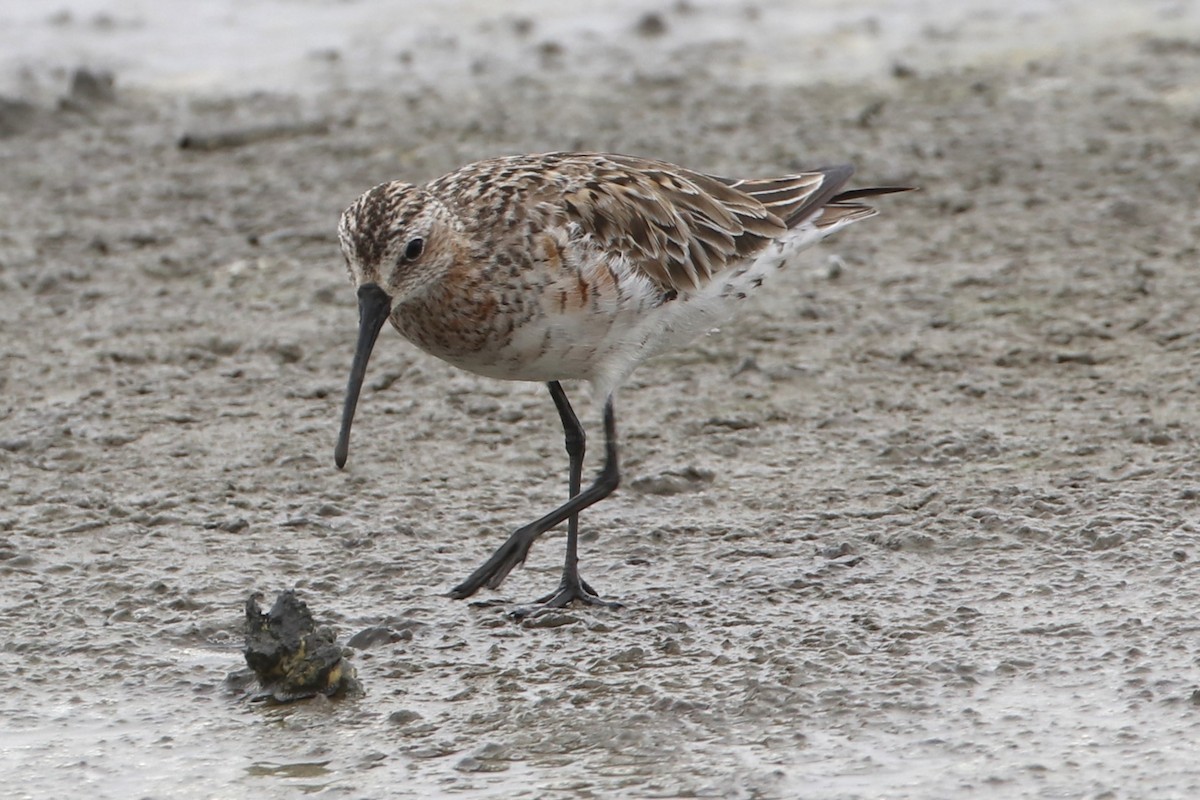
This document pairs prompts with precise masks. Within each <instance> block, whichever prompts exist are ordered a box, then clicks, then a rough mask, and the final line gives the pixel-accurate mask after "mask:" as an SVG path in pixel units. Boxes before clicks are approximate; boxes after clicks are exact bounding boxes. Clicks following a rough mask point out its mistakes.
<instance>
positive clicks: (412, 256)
mask: <svg viewBox="0 0 1200 800" xmlns="http://www.w3.org/2000/svg"><path fill="white" fill-rule="evenodd" d="M424 252H425V240H424V239H420V238H417V239H410V240H409V242H408V244H407V245H405V247H404V258H405V260H406V261H416V260H417V259H418V258H420V257H421V253H424Z"/></svg>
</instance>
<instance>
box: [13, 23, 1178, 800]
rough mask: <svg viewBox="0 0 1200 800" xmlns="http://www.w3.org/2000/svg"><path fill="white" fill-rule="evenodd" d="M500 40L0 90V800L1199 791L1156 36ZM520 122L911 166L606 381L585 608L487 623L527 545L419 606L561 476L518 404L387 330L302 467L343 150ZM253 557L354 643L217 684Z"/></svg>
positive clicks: (785, 165)
mask: <svg viewBox="0 0 1200 800" xmlns="http://www.w3.org/2000/svg"><path fill="white" fill-rule="evenodd" d="M1193 33H1194V32H1193ZM644 34H645V35H650V34H653V31H649V32H644ZM505 35H513V36H516V35H518V34H517V33H509V34H505ZM733 41H734V42H736V38H735V39H734V40H733ZM543 49H544V52H543V53H542V56H541V60H540V62H539V63H540V67H539V68H538V69H534V70H529V71H526V72H522V73H520V74H513V73H512V72H511V71H509V72H505V71H489V70H481V71H480V72H479V74H478V75H476V76H475V78H474V79H473V80H472V81H471V82H468V83H466V84H462V85H455V86H453V87H450V88H445V87H439V86H438V85H437V84H436V83H424V82H422V83H419V84H415V85H407V86H401V85H396V86H389V87H387V88H383V87H381V88H378V89H375V90H362V89H355V90H352V91H351V90H347V91H341V92H330V93H328V94H327V95H324V96H322V98H321V99H320V101H319V102H317V103H314V102H312V101H309V100H304V99H300V98H296V97H292V96H287V95H276V94H254V95H248V96H242V95H233V96H227V97H205V98H197V97H191V96H172V95H164V94H162V93H150V92H146V91H136V90H123V89H122V87H121V83H120V76H119V75H118V80H117V81H116V84H115V86H111V87H110V86H106V85H105V84H104V82H103V81H100V82H99V83H96V82H93V83H92V84H88V83H87V82H86V81H85V82H84V83H83V84H77V85H76V87H75V89H74V90H73V91H70V92H68V90H66V89H64V93H66V97H65V99H64V102H62V103H61V104H59V105H57V106H51V105H48V104H45V103H40V102H24V101H22V100H21V99H20V98H16V97H13V98H9V99H8V100H6V101H5V102H4V103H2V104H0V134H2V136H3V138H0V153H3V156H4V158H3V161H4V167H3V179H2V180H0V220H2V222H0V326H2V327H0V330H2V331H3V339H4V346H3V348H0V397H2V398H3V400H2V402H0V483H2V484H3V486H2V488H0V498H2V502H0V506H2V507H0V585H2V587H3V588H2V590H0V598H2V603H3V614H2V616H0V667H2V668H3V670H4V671H5V673H6V674H7V675H8V676H9V680H10V683H9V691H7V692H5V693H4V694H3V696H2V698H0V713H2V714H3V717H4V719H5V720H6V723H5V725H4V730H3V731H0V767H2V771H3V772H5V773H6V774H8V775H10V776H20V778H19V781H18V782H12V781H11V780H10V784H9V786H8V787H7V788H6V789H5V791H6V792H10V793H11V796H14V797H48V796H63V795H64V794H70V793H72V792H76V791H78V789H79V787H82V786H86V787H88V793H89V796H93V797H98V798H99V797H133V796H137V797H167V796H170V797H213V796H219V795H222V794H227V793H228V792H231V791H232V792H235V793H241V794H253V795H254V796H260V797H274V796H279V797H282V796H294V795H295V794H296V793H297V792H300V791H304V792H313V793H318V794H324V795H326V796H347V797H430V796H439V795H451V794H458V795H463V796H472V797H475V796H478V797H506V798H511V797H537V798H560V797H561V798H576V797H739V798H741V797H745V798H750V797H754V798H774V797H778V798H795V797H806V798H882V797H895V798H901V797H950V796H960V795H964V796H965V795H975V796H981V797H983V796H986V797H1030V798H1033V797H1056V798H1062V797H1089V798H1101V797H1124V796H1136V797H1139V798H1179V797H1188V796H1196V795H1197V794H1198V793H1200V777H1198V775H1197V772H1196V770H1195V742H1196V741H1197V737H1198V736H1200V716H1198V715H1200V694H1198V687H1200V680H1198V679H1197V673H1196V663H1197V655H1198V652H1200V649H1198V648H1200V644H1198V640H1197V638H1196V608H1197V607H1198V606H1200V577H1198V574H1197V568H1196V565H1195V562H1196V559H1197V558H1198V557H1200V552H1198V549H1197V534H1198V532H1200V472H1198V469H1197V460H1196V453H1197V445H1198V443H1200V441H1198V440H1200V403H1198V402H1197V401H1198V399H1200V384H1198V382H1197V381H1198V374H1200V288H1198V286H1200V284H1198V282H1197V266H1198V264H1197V262H1198V260H1200V255H1198V252H1197V245H1196V243H1197V241H1198V239H1200V217H1198V216H1197V209H1198V208H1200V181H1197V176H1198V175H1200V150H1197V148H1196V141H1197V137H1198V136H1200V79H1198V77H1197V76H1200V39H1198V38H1197V37H1196V36H1195V35H1190V36H1183V37H1181V38H1171V37H1161V36H1160V37H1152V36H1116V37H1114V38H1110V39H1105V40H1103V41H1100V40H1097V41H1096V42H1095V43H1094V44H1092V45H1091V46H1087V47H1083V46H1081V47H1077V48H1074V49H1070V50H1063V51H1060V52H1051V53H1046V52H1040V53H1038V54H1036V56H1030V57H1028V58H1009V59H995V60H992V61H985V62H982V63H980V64H977V65H974V66H969V67H959V66H952V67H947V68H946V69H944V70H931V69H928V68H921V69H912V68H908V67H905V66H904V65H901V64H898V65H897V68H896V69H895V70H894V72H893V75H892V77H890V78H888V79H886V80H882V81H881V80H872V81H864V82H844V83H830V82H821V83H807V82H803V83H802V82H782V83H773V84H753V85H746V84H744V83H741V82H734V81H732V80H727V79H726V78H725V77H724V76H725V75H726V74H727V70H726V69H725V67H726V66H727V65H728V64H731V63H736V62H737V61H738V60H739V59H743V58H748V57H750V56H751V55H752V54H753V45H752V43H750V42H742V43H741V45H740V46H739V45H737V44H736V43H734V44H730V45H728V46H727V47H725V48H723V49H721V50H719V51H714V52H713V53H711V54H708V56H707V57H706V59H704V60H703V63H701V61H699V60H698V61H697V63H695V64H689V65H687V70H686V72H680V71H676V72H663V73H654V74H641V73H638V72H637V71H636V70H635V71H626V70H622V69H618V67H619V65H618V64H617V63H616V61H614V62H613V69H614V74H617V75H621V76H624V77H622V78H621V80H619V81H617V82H615V83H605V84H603V85H601V84H597V83H594V82H587V81H586V80H585V79H584V78H585V77H586V75H585V71H584V68H583V67H577V66H576V65H574V64H573V62H572V59H571V58H569V57H567V56H569V55H570V51H569V50H568V51H567V52H566V53H565V54H564V53H561V52H555V51H554V48H543ZM614 53H617V51H614ZM617 57H618V56H617V55H615V54H614V55H613V56H612V58H613V59H617ZM596 58H600V57H599V56H593V58H592V60H591V61H589V63H588V65H587V67H586V69H587V70H588V72H587V73H586V74H587V75H591V74H593V73H594V70H595V69H596V63H597V62H596V60H595V59H596ZM733 71H734V72H735V71H736V70H733ZM184 134H187V135H188V136H189V137H191V138H190V139H189V140H188V141H187V146H186V147H181V146H180V145H181V139H182V137H183V136H184ZM559 149H587V150H607V151H615V152H626V153H635V154H638V155H645V156H652V157H657V158H663V159H666V160H669V161H673V162H675V163H679V164H682V165H684V166H687V167H689V168H693V169H698V170H704V171H707V172H711V173H716V174H729V175H772V174H779V173H782V172H786V171H789V170H793V169H800V168H805V167H813V166H821V165H825V164H833V163H841V162H851V163H853V164H855V165H856V167H857V169H858V175H857V177H856V179H855V180H856V181H857V183H858V185H879V184H890V183H896V184H910V185H916V186H919V187H921V191H920V192H916V193H910V194H906V195H900V196H895V197H889V198H882V199H880V200H879V201H877V203H876V204H877V205H878V206H879V207H880V208H881V209H882V214H881V215H880V216H879V217H877V218H874V219H871V220H867V221H865V222H862V223H859V224H857V225H855V226H853V227H852V228H850V229H848V230H846V231H844V232H842V233H840V234H839V235H837V236H836V237H834V238H833V239H830V240H828V241H827V242H825V243H823V244H822V245H821V246H819V247H818V248H816V249H814V250H811V251H808V252H807V253H805V254H804V256H802V257H801V258H800V259H799V260H797V261H796V262H794V263H792V264H791V265H790V266H789V268H788V269H787V270H786V271H785V272H784V273H782V274H780V275H778V276H776V278H775V279H774V280H773V281H772V283H771V285H770V286H769V287H766V288H767V290H766V291H763V292H762V293H761V294H760V295H758V296H757V297H756V298H755V299H753V300H752V301H750V305H748V306H747V307H746V308H745V309H744V313H742V314H741V315H740V316H739V317H738V318H737V319H736V320H734V321H733V322H731V323H730V324H728V325H726V326H724V327H723V328H722V329H721V330H720V331H716V332H714V333H712V334H710V335H708V336H706V337H702V338H701V339H700V340H698V341H697V342H696V343H695V344H694V345H693V346H692V347H690V348H687V349H685V350H682V351H680V352H678V353H675V354H671V355H669V356H664V357H662V358H659V359H657V360H655V361H653V362H651V363H649V364H647V365H644V366H643V367H641V368H640V369H639V370H638V371H637V372H636V373H635V374H634V377H633V379H632V380H631V381H630V382H629V384H628V385H627V386H626V387H625V388H624V389H623V390H622V391H621V393H620V395H619V402H620V408H621V415H620V436H621V440H622V456H623V473H624V483H623V484H622V487H621V489H620V490H619V492H618V493H617V494H616V495H615V496H613V497H612V498H609V499H608V500H607V501H605V502H603V503H601V504H599V505H597V506H595V507H594V508H592V509H589V510H588V512H587V513H586V514H585V515H584V517H583V520H582V531H583V544H582V553H581V557H582V564H583V569H584V574H585V576H586V577H587V579H588V581H589V582H590V583H591V584H592V585H593V586H594V587H595V588H596V589H597V590H598V591H600V592H601V593H602V594H603V595H605V596H606V597H614V598H616V599H619V600H621V601H622V602H623V603H624V604H625V608H624V609H622V610H617V611H613V610H607V609H593V608H580V609H567V610H564V611H561V612H556V613H553V614H547V615H543V616H539V617H533V618H531V619H527V620H525V621H524V622H522V623H515V622H513V621H511V620H510V619H509V618H508V617H507V616H506V612H507V611H509V610H511V609H512V608H513V607H515V606H517V605H520V604H521V603H523V602H526V601H528V600H530V599H531V598H533V597H536V596H538V595H540V594H543V593H545V592H548V591H550V590H551V589H552V588H553V587H554V585H555V583H556V581H557V576H558V570H559V566H560V558H561V541H562V539H561V534H560V533H554V534H550V535H547V536H546V537H545V538H544V541H542V542H540V543H539V544H538V545H537V546H535V547H534V549H533V552H532V555H531V557H530V559H529V561H528V563H527V564H526V565H525V567H524V568H523V569H521V570H518V571H516V572H514V573H513V574H512V575H511V576H510V577H509V579H508V580H507V581H506V582H505V584H504V585H503V586H502V587H501V589H500V590H499V591H496V592H491V593H483V594H481V595H480V596H478V597H477V598H473V599H475V600H481V601H484V602H482V603H469V602H460V601H454V600H451V599H449V598H448V597H446V596H445V592H446V591H447V590H448V589H449V588H450V587H451V586H453V585H454V584H455V583H457V582H458V581H459V580H461V579H462V578H463V577H465V575H466V574H467V573H469V572H470V571H471V569H473V568H474V567H475V566H476V565H477V564H478V563H479V561H480V560H482V559H483V558H485V557H486V556H487V555H488V554H490V553H491V551H492V549H493V548H494V547H495V546H496V545H498V544H499V543H500V542H501V541H502V540H503V538H504V537H505V536H506V535H507V534H508V532H509V531H510V530H511V529H513V528H514V527H516V526H518V525H520V524H522V523H524V522H527V521H529V520H530V519H532V518H533V517H535V516H538V515H540V514H541V513H544V511H546V510H548V509H550V508H552V507H554V506H555V505H556V504H557V503H559V502H561V500H562V499H563V498H564V496H565V493H566V477H565V476H566V453H565V452H564V450H563V445H562V434H561V430H560V428H559V423H558V419H557V415H556V414H555V411H554V408H553V405H552V404H551V403H550V401H549V399H548V396H547V394H546V392H545V389H544V388H543V387H541V386H539V385H530V384H510V383H502V382H497V381H491V380H487V379H484V378H477V377H474V376H471V375H468V374H465V373H462V372H459V371H456V370H454V369H453V368H451V367H449V366H447V365H445V364H443V363H440V362H438V361H436V360H435V359H432V358H430V357H428V356H425V355H423V354H422V353H420V352H419V351H417V350H416V349H415V348H413V347H412V346H411V345H408V344H407V343H405V342H403V341H402V340H401V339H400V338H399V337H398V336H396V335H395V333H394V332H393V331H390V330H385V331H384V333H383V335H382V336H381V339H380V341H379V343H378V345H377V346H376V350H375V354H374V356H373V359H372V363H371V368H370V371H369V373H368V378H367V381H368V385H367V388H366V390H365V391H364V394H363V397H362V400H361V401H360V404H359V411H358V417H357V420H356V423H355V443H354V453H353V457H352V459H351V461H350V464H349V465H348V467H347V469H346V470H345V471H341V472H339V471H338V470H337V469H335V467H334V464H333V445H334V439H335V437H336V433H337V427H338V422H339V414H340V404H341V399H342V392H343V389H344V387H345V381H346V376H347V371H348V369H349V365H350V357H351V354H352V350H353V344H354V337H355V332H356V306H355V297H354V291H353V286H352V285H351V284H350V282H349V280H348V276H347V275H346V271H345V267H344V265H343V263H342V259H341V256H340V254H339V252H338V247H337V241H336V235H335V226H336V221H337V218H338V214H339V213H340V212H341V210H342V209H343V208H344V207H345V206H346V205H348V204H349V203H350V202H351V201H352V200H353V199H354V198H355V197H357V196H358V195H359V194H360V193H361V192H362V191H364V190H365V189H366V188H368V187H370V186H371V185H373V184H376V183H379V182H382V181H384V180H391V179H403V180H409V181H423V180H426V179H428V178H431V177H435V176H437V175H439V174H442V173H444V172H447V171H449V170H452V169H454V168H456V167H458V166H460V165H462V164H464V163H467V162H469V161H472V160H475V159H478V158H482V157H487V156H491V155H498V154H502V153H512V152H537V151H548V150H559ZM568 389H569V390H570V391H572V398H573V399H576V408H577V410H578V411H579V412H580V417H581V419H582V420H583V422H584V425H585V427H587V428H588V430H589V432H592V433H593V437H592V439H591V444H592V445H593V452H592V454H591V457H590V459H589V462H588V467H587V472H585V479H586V477H587V476H590V474H591V471H592V470H594V469H595V468H598V465H599V452H598V451H599V442H600V436H599V433H600V428H599V409H598V408H596V407H595V406H594V405H591V404H589V402H588V399H587V398H588V395H587V392H586V389H584V388H583V387H568ZM285 588H295V589H296V590H297V592H298V594H299V595H300V597H301V598H302V599H303V600H304V601H305V602H306V603H308V604H309V606H310V607H311V608H312V610H313V613H314V615H315V616H316V617H317V618H318V620H319V621H320V622H321V623H329V624H333V625H334V626H336V628H337V629H338V631H339V632H340V635H341V639H342V641H346V640H347V639H348V638H349V637H351V636H353V635H355V634H358V633H362V632H364V631H367V632H368V633H367V634H366V635H363V636H360V637H359V638H358V639H357V641H358V643H359V644H360V649H356V650H354V651H353V653H352V658H351V661H352V663H353V664H354V666H355V668H356V669H357V672H358V677H359V679H360V680H361V681H362V683H363V685H364V687H365V688H366V692H367V693H366V696H365V697H363V698H360V699H356V700H344V701H328V700H324V699H319V700H314V701H310V702H307V703H302V704H294V705H288V706H280V707H275V708H265V707H263V706H261V705H253V704H250V703H247V702H246V701H245V700H244V698H243V696H242V695H241V694H240V693H239V692H237V691H234V690H233V689H232V688H230V687H229V686H227V685H226V683H225V680H224V679H225V676H226V674H228V673H229V672H232V671H234V670H236V669H238V668H239V667H241V666H242V656H241V652H240V648H241V645H242V620H243V606H244V603H245V601H246V599H247V598H248V597H249V596H250V595H251V594H252V593H253V592H256V591H260V592H264V593H266V594H267V595H268V596H274V594H275V592H277V591H279V590H282V589H285Z"/></svg>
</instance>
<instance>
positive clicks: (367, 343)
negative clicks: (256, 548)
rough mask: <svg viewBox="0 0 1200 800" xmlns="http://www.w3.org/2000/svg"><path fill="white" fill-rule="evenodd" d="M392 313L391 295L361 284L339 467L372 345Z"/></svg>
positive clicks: (337, 459)
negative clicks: (355, 341) (356, 341)
mask: <svg viewBox="0 0 1200 800" xmlns="http://www.w3.org/2000/svg"><path fill="white" fill-rule="evenodd" d="M391 313H392V298H390V297H388V296H387V294H385V293H384V291H383V289H380V288H379V286H378V285H376V284H374V283H364V284H363V285H362V286H360V287H358V344H357V345H356V346H355V348H354V364H353V365H352V366H351V367H350V383H349V384H348V385H347V386H346V405H345V406H344V407H343V408H342V430H341V433H339V434H338V440H337V447H336V448H334V451H333V460H334V462H336V463H337V465H338V469H341V468H342V467H344V466H346V457H347V456H348V455H349V454H350V423H352V422H353V421H354V409H355V408H357V407H358V395H359V392H361V391H362V385H363V378H364V377H366V374H367V361H368V360H369V359H370V358H371V348H373V347H374V346H375V340H376V339H377V338H378V337H379V331H380V330H381V329H382V328H383V324H384V323H385V322H387V320H388V316H390V315H391Z"/></svg>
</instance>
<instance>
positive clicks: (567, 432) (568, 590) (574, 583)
mask: <svg viewBox="0 0 1200 800" xmlns="http://www.w3.org/2000/svg"><path fill="white" fill-rule="evenodd" d="M546 385H547V386H548V387H549V389H550V397H551V398H553V399H554V406H555V408H557V409H558V416H559V418H560V419H561V420H562V426H563V436H564V439H565V441H566V446H567V457H568V458H569V459H570V461H571V472H570V475H569V476H568V479H567V490H568V492H569V493H570V494H569V497H575V495H577V494H579V491H580V487H581V485H582V482H583V454H584V452H585V451H586V449H587V437H586V436H585V435H584V432H583V425H581V424H580V422H579V417H577V416H575V410H574V409H573V408H571V403H570V401H568V400H567V393H566V392H564V391H563V388H562V384H560V383H559V382H558V381H551V382H550V383H548V384H546ZM605 432H606V433H608V431H607V430H606V431H605ZM575 600H578V601H580V602H582V603H587V604H588V605H602V606H608V607H610V608H617V607H620V603H613V602H608V601H606V600H601V599H600V597H599V595H598V594H597V593H596V590H595V589H593V588H592V587H591V586H589V585H588V582H587V581H585V580H583V579H582V578H580V577H579V513H578V512H576V513H574V514H572V515H571V517H570V519H568V520H567V556H566V562H565V563H564V564H563V573H562V581H561V582H560V583H559V584H558V588H557V589H556V590H554V591H553V592H551V593H550V594H548V595H546V596H545V597H539V598H538V599H537V600H536V601H535V602H537V603H538V604H539V605H540V606H542V607H543V608H563V607H565V606H568V605H570V604H571V603H572V602H573V601H575Z"/></svg>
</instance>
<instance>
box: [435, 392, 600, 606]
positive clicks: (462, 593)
mask: <svg viewBox="0 0 1200 800" xmlns="http://www.w3.org/2000/svg"><path fill="white" fill-rule="evenodd" d="M549 387H550V396H551V397H552V398H553V399H554V404H555V405H556V406H558V411H559V416H560V417H562V422H563V432H564V434H565V436H566V443H567V453H568V455H569V456H570V458H571V481H570V490H571V498H570V499H569V500H567V502H565V503H563V504H562V505H561V506H559V507H558V508H556V509H554V510H553V511H551V512H550V513H549V514H547V515H546V516H544V517H542V518H541V519H538V520H535V521H534V522H531V523H529V524H528V525H525V526H524V527H521V528H518V529H517V530H515V531H514V532H513V533H512V535H511V536H509V537H508V541H506V542H505V543H504V544H502V545H501V546H500V547H499V548H498V549H497V550H496V552H495V553H493V554H492V557H491V558H489V559H488V560H487V561H485V562H484V563H483V564H482V565H481V566H480V567H479V569H477V570H475V571H474V572H472V573H471V575H470V576H469V577H468V578H467V579H466V580H465V581H463V582H462V583H460V584H459V585H458V586H455V587H454V588H453V589H451V590H450V596H451V597H455V598H459V599H462V598H464V597H470V596H471V595H473V594H475V592H477V591H479V590H480V589H482V588H483V587H484V586H487V587H488V588H489V589H495V588H496V587H497V586H499V585H500V584H501V583H503V581H504V579H505V578H506V577H508V573H510V572H512V571H513V569H515V568H516V567H518V566H519V565H521V564H522V563H524V562H525V557H526V556H528V555H529V548H530V547H532V546H533V543H534V541H536V540H537V538H538V537H539V536H541V535H542V534H543V533H545V532H546V531H548V530H550V529H551V528H553V527H554V526H556V525H558V524H560V523H561V522H563V520H569V522H568V527H567V561H566V564H565V565H564V568H563V583H562V585H560V587H559V591H557V592H555V593H554V594H553V595H551V596H550V597H549V598H546V600H547V602H548V603H553V602H554V601H556V600H558V599H559V597H560V595H562V594H563V589H564V588H567V585H568V584H571V585H572V586H573V587H574V588H577V589H580V590H582V591H580V592H578V594H580V595H581V596H580V597H578V598H576V597H573V596H572V597H569V598H566V599H564V600H563V602H562V603H560V604H559V605H566V604H567V603H569V602H571V600H573V599H580V600H584V601H585V602H591V601H593V600H596V594H595V592H593V591H592V589H591V587H590V586H588V585H587V584H586V583H584V582H583V581H581V580H580V579H579V570H578V525H579V523H578V515H579V512H580V511H582V510H583V509H585V508H587V507H588V506H590V505H592V504H593V503H595V502H598V501H600V500H603V499H604V498H605V497H608V496H609V495H610V494H612V493H613V491H614V490H615V489H616V488H617V485H618V484H619V483H620V481H621V475H620V468H619V466H618V464H617V426H616V422H615V420H614V416H613V402H612V398H611V397H610V398H609V399H608V401H607V402H606V403H605V404H604V468H603V469H601V470H600V474H599V475H597V476H596V480H595V482H593V483H592V485H591V486H589V487H588V488H587V489H585V490H583V491H579V488H580V484H581V481H582V474H583V452H584V435H583V427H582V426H581V425H580V424H579V420H578V418H577V417H576V416H575V412H574V411H573V410H571V405H570V403H568V402H567V396H566V394H564V393H563V390H562V387H561V386H560V385H559V384H558V382H557V381H556V382H554V383H551V384H549ZM589 598H590V599H589Z"/></svg>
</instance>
